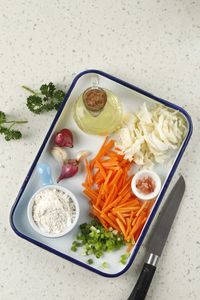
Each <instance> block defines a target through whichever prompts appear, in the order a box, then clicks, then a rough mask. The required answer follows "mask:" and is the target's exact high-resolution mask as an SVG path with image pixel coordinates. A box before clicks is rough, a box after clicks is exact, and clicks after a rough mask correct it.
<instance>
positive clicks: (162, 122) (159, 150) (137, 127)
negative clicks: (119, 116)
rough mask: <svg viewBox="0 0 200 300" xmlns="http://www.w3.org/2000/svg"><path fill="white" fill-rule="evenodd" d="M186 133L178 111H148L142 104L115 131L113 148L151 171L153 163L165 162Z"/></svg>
mask: <svg viewBox="0 0 200 300" xmlns="http://www.w3.org/2000/svg"><path fill="white" fill-rule="evenodd" d="M186 131H187V125H186V121H185V119H184V117H183V116H182V115H181V114H180V113H179V112H178V111H175V110H172V109H170V108H167V107H166V106H164V105H156V106H154V107H153V108H150V109H147V106H146V104H145V103H144V104H143V105H142V107H141V109H140V110H139V112H138V113H136V114H134V115H133V114H130V116H129V118H128V120H126V121H124V124H123V127H122V128H121V129H119V130H118V131H117V133H116V146H117V147H118V148H119V149H120V152H121V153H123V154H125V158H126V159H128V160H130V161H132V160H134V161H135V162H136V163H137V164H138V165H141V166H146V167H151V166H152V164H153V163H154V162H157V163H163V162H165V161H166V160H167V159H168V158H169V157H170V156H171V154H172V153H173V152H174V151H175V150H177V149H178V148H179V147H180V145H181V143H182V141H183V139H184V137H185V134H186Z"/></svg>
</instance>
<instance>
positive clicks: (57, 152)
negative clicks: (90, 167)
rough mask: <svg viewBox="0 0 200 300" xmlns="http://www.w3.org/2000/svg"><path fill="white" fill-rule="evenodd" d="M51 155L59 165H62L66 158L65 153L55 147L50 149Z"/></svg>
mask: <svg viewBox="0 0 200 300" xmlns="http://www.w3.org/2000/svg"><path fill="white" fill-rule="evenodd" d="M51 154H52V155H53V157H54V158H55V159H56V160H57V161H58V162H59V163H60V164H61V165H63V164H64V163H65V161H66V160H67V158H68V155H67V152H66V151H65V150H64V149H62V148H60V147H57V146H54V147H52V148H51Z"/></svg>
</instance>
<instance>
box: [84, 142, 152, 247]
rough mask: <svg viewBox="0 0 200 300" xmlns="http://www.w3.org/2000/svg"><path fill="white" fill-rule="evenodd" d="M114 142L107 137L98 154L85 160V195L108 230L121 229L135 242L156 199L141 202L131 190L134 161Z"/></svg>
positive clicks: (127, 238)
mask: <svg viewBox="0 0 200 300" xmlns="http://www.w3.org/2000/svg"><path fill="white" fill-rule="evenodd" d="M113 146H114V141H113V140H108V138H106V139H105V141H104V143H103V145H102V146H101V148H100V150H99V152H98V153H97V155H96V157H94V158H93V159H92V161H91V162H88V161H87V160H86V172H87V177H86V181H85V182H84V183H83V184H82V185H83V187H84V188H85V189H84V191H83V192H84V194H85V195H86V196H87V197H88V198H89V199H90V202H91V213H92V214H93V215H94V216H96V217H97V218H98V219H99V221H100V222H101V223H102V225H103V226H104V227H105V228H106V229H108V228H109V227H112V228H113V229H116V230H117V231H118V232H121V233H122V234H123V236H124V239H125V241H127V242H130V243H131V244H133V243H134V242H135V241H136V240H137V238H138V237H139V235H140V232H141V230H142V228H143V226H144V223H145V222H146V219H147V217H148V214H149V212H150V210H151V207H152V205H153V202H152V203H151V202H148V203H146V204H143V203H141V202H140V201H139V200H138V199H137V197H136V196H135V195H133V194H132V191H131V180H132V177H133V175H131V176H130V175H129V172H130V169H131V167H132V165H133V162H130V161H128V160H126V159H124V156H123V155H121V154H119V153H117V152H116V151H115V150H113Z"/></svg>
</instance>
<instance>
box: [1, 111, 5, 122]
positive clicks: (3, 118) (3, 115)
mask: <svg viewBox="0 0 200 300" xmlns="http://www.w3.org/2000/svg"><path fill="white" fill-rule="evenodd" d="M4 122H6V114H5V113H4V112H3V111H0V124H1V123H4Z"/></svg>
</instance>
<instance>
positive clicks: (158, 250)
mask: <svg viewBox="0 0 200 300" xmlns="http://www.w3.org/2000/svg"><path fill="white" fill-rule="evenodd" d="M184 191H185V181H184V178H183V177H182V176H180V178H179V179H178V181H177V182H176V184H175V186H174V187H173V189H172V191H171V192H170V194H169V196H168V197H167V200H166V202H165V204H164V206H163V208H162V211H161V213H160V215H159V216H158V219H157V221H156V224H155V227H154V228H153V231H152V233H151V237H150V239H149V241H148V245H147V249H148V253H149V255H148V259H147V262H146V263H145V264H144V266H143V269H142V272H141V273H140V276H139V278H138V280H137V283H136V285H135V287H134V289H133V291H132V293H131V295H130V296H129V298H128V300H144V299H145V297H146V294H147V292H148V289H149V286H150V284H151V281H152V279H153V276H154V273H155V270H156V265H157V262H158V259H159V257H160V256H161V254H162V251H163V248H164V246H165V243H166V240H167V237H168V234H169V232H170V229H171V226H172V224H173V221H174V218H175V216H176V213H177V210H178V207H179V204H180V202H181V199H182V197H183V194H184Z"/></svg>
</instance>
